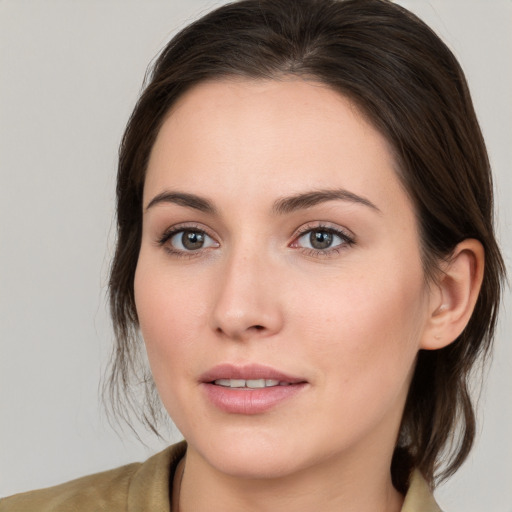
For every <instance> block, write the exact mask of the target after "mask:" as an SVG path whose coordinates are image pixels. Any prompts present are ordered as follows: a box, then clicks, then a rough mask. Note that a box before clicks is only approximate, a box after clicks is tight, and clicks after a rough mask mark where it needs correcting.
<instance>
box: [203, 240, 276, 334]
mask: <svg viewBox="0 0 512 512" xmlns="http://www.w3.org/2000/svg"><path fill="white" fill-rule="evenodd" d="M276 292H277V290H276V289H275V271H274V269H273V265H272V258H271V257H270V255H269V251H267V250H265V249H263V248H262V247H261V244H260V245H259V247H258V248H256V247H254V244H247V245H244V243H240V244H235V245H234V246H233V247H232V248H231V250H230V251H229V255H228V256H227V257H226V259H225V261H224V262H223V269H222V272H220V273H219V278H218V290H217V296H216V302H215V304H214V306H213V313H212V322H213V328H214V329H215V331H217V332H219V333H223V334H224V335H225V336H228V337H230V338H233V339H243V338H247V337H250V336H253V335H256V333H258V335H259V336H262V335H269V334H271V333H275V332H277V331H278V330H279V329H280V327H281V325H282V312H281V310H280V307H279V300H278V294H277V293H276Z"/></svg>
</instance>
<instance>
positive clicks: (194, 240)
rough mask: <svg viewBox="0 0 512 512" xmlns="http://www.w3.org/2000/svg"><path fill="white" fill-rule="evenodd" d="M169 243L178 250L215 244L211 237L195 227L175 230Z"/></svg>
mask: <svg viewBox="0 0 512 512" xmlns="http://www.w3.org/2000/svg"><path fill="white" fill-rule="evenodd" d="M169 244H170V245H171V246H172V247H173V248H174V249H177V250H178V251H197V250H199V249H205V248H207V247H214V246H216V245H217V243H216V242H215V240H213V238H211V237H210V236H208V235H207V234H206V233H205V232H204V231H200V230H197V229H182V230H181V231H177V232H175V233H174V234H173V235H172V236H171V237H170V238H169Z"/></svg>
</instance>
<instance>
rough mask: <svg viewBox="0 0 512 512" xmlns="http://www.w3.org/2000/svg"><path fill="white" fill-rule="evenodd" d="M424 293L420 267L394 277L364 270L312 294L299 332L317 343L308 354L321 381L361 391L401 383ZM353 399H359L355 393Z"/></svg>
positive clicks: (416, 337)
mask: <svg viewBox="0 0 512 512" xmlns="http://www.w3.org/2000/svg"><path fill="white" fill-rule="evenodd" d="M383 268H385V267H381V270H382V269H383ZM424 292H425V290H424V285H423V277H422V271H421V268H419V269H417V270H414V271H409V272H408V273H403V272H400V270H399V271H398V272H397V274H395V275H391V274H389V273H387V274H385V273H383V272H378V271H376V272H372V271H371V270H369V269H367V271H366V272H365V273H364V274H361V275H360V276H359V277H355V276H353V275H352V276H350V277H347V276H345V277H344V278H343V279H341V278H340V280H339V281H338V282H336V281H333V282H332V283H330V284H329V286H328V287H327V288H324V290H323V292H322V293H315V296H316V299H315V296H313V297H312V296H311V294H310V298H311V299H310V301H309V307H308V311H307V314H304V315H303V317H302V321H301V324H302V326H301V329H302V330H303V332H304V336H305V338H306V339H310V340H315V342H314V344H313V345H312V346H311V347H310V349H311V354H310V356H311V357H312V358H313V359H316V360H317V361H318V363H317V366H318V367H320V368H322V367H323V369H324V372H325V378H326V379H327V378H330V379H337V381H338V384H342V385H348V384H351V383H354V385H355V386H356V387H358V388H359V389H360V393H365V392H367V391H369V390H370V388H372V387H374V386H375V385H376V384H378V385H388V386H394V387H395V388H399V387H401V386H402V385H404V384H405V381H406V380H407V379H408V376H409V374H410V371H411V368H412V366H413V364H414V360H415V357H416V354H417V351H418V349H419V344H420V339H421V333H422V330H423V326H424V319H425V305H426V295H425V293H424ZM365 386H367V389H365ZM375 396H378V394H377V395H375ZM353 397H354V399H355V400H357V399H360V398H361V396H359V393H358V392H357V390H354V394H353Z"/></svg>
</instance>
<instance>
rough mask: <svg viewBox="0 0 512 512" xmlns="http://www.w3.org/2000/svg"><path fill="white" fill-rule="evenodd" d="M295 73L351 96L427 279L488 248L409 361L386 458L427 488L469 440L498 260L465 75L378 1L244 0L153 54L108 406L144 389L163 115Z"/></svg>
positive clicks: (128, 183)
mask: <svg viewBox="0 0 512 512" xmlns="http://www.w3.org/2000/svg"><path fill="white" fill-rule="evenodd" d="M290 74H292V75H299V76H306V77H309V78H313V79H315V80H318V81H319V82H323V83H324V84H327V85H329V86H330V87H332V88H333V89H334V90H336V91H339V93H340V94H342V95H345V96H347V97H348V98H350V99H351V100H352V101H353V102H354V103H355V104H356V105H357V106H358V107H359V108H360V109H361V111H362V112H363V113H365V114H366V116H367V117H368V119H369V120H370V121H371V122H372V123H373V124H374V126H375V127H376V128H377V129H379V130H380V131H381V133H382V134H383V135H384V136H385V137H386V138H387V140H388V142H389V143H390V145H391V147H392V148H393V151H394V154H395V158H396V161H397V169H398V170H397V172H398V173H399V177H400V179H401V180H402V182H403V184H404V187H405V188H406V190H407V191H408V194H409V195H410V197H411V199H412V201H413V203H414V205H415V209H416V214H417V219H418V224H419V228H420V233H421V240H422V254H423V262H424V268H425V275H426V279H432V278H433V276H435V274H436V267H437V262H438V261H439V260H440V259H443V258H446V257H447V256H448V255H449V254H450V252H451V251H452V250H453V248H454V247H455V246H456V245H457V244H458V243H459V242H461V241H462V240H464V239H466V238H475V239H477V240H479V241H480V242H481V243H482V244H483V246H484V248H485V255H486V256H485V257H486V266H485V274H484V279H483V285H482V289H481V293H480V296H479V298H478V301H477V304H476V308H475V311H474V314H473V316H472V317H471V320H470V321H469V324H468V325H467V327H466V329H465V330H464V332H463V333H462V334H461V335H460V336H459V338H458V339H457V340H456V341H455V342H454V343H452V344H451V345H449V346H447V347H446V348H444V349H441V350H437V351H429V352H427V351H421V352H420V354H419V356H418V361H417V367H416V371H415V374H414V377H413V380H412V384H411V388H410V392H409V396H408V399H407V404H406V406H405V411H404V416H403V422H402V426H401V431H400V437H399V440H398V445H397V450H396V453H395V457H394V460H393V464H392V472H393V479H394V482H395V485H396V486H397V488H399V489H403V488H405V487H406V485H407V482H406V479H407V475H408V474H409V469H410V467H412V466H414V467H417V468H419V469H420V470H421V471H422V472H423V474H424V475H425V477H426V478H427V479H428V481H429V482H430V483H431V484H433V483H434V477H435V475H437V476H438V477H439V478H444V477H446V476H447V475H450V474H451V473H453V472H454V471H455V470H456V469H457V468H458V467H459V466H460V465H461V463H462V462H463V461H464V459H465V458H466V456H467V454H468V452H469V450H470V448H471V445H472V442H473V438H474V434H475V417H474V411H473V406H472V403H471V400H470V394H469V390H468V386H469V384H468V383H469V379H470V375H471V370H472V369H473V368H475V365H476V364H477V361H478V360H479V358H481V357H483V356H485V355H486V354H487V353H488V352H489V350H490V347H491V341H492V337H493V333H494V327H495V323H496V315H497V309H498V305H499V301H500V290H501V280H502V278H503V275H504V266H503V261H502V258H501V255H500V252H499V249H498V246H497V243H496V240H495V236H494V232H493V199H492V182H491V173H490V167H489V162H488V158H487V154H486V149H485V145H484V141H483V139H482V135H481V132H480V129H479V126H478V122H477V119H476V116H475V112H474V109H473V106H472V102H471V98H470V95H469V91H468V87H467V84H466V80H465V78H464V74H463V72H462V70H461V68H460V66H459V64H458V62H457V60H456V59H455V57H454V56H453V54H452V53H451V52H450V50H449V49H448V48H447V47H446V45H445V44H443V43H442V42H441V40H440V39H439V38H438V37H437V36H436V35H435V34H434V32H433V31H432V30H431V29H429V28H428V27H427V26H426V25H425V24H424V23H423V22H422V21H420V20H419V19H418V18H416V17H415V16H414V15H412V14H411V13H410V12H408V11H406V10H405V9H403V8H401V7H399V6H397V5H395V4H393V3H392V2H389V1H386V0H346V1H343V0H243V1H240V2H237V3H233V4H229V5H225V6H223V7H220V8H219V9H217V10H215V11H213V12H211V13H209V14H207V15H206V16H204V17H203V18H201V19H200V20H198V21H196V22H195V23H193V24H191V25H190V26H188V27H187V28H185V29H184V30H183V31H181V32H180V33H179V34H178V35H177V36H176V37H174V38H173V40H172V41H171V42H170V43H169V44H168V45H167V47H166V48H165V49H164V50H163V52H162V53H161V55H160V56H159V57H158V59H157V60H156V62H155V64H154V66H153V69H152V71H151V73H150V75H149V81H148V83H147V86H146V88H145V90H144V92H143V94H142V96H141V98H140V100H139V101H138V103H137V105H136V107H135V110H134V111H133V114H132V116H131V118H130V121H129V123H128V126H127V128H126V132H125V134H124V138H123V141H122V144H121V148H120V154H119V170H118V183H117V229H118V231H117V232H118V239H117V248H116V253H115V257H114V261H113V264H112V269H111V277H110V304H111V311H112V318H113V323H114V330H115V335H116V340H117V345H116V349H115V358H114V363H113V367H112V377H111V381H110V384H111V388H110V389H111V390H112V394H113V397H114V400H116V404H119V403H121V402H119V400H121V396H122V394H123V393H127V394H128V396H130V392H131V391H132V390H133V383H134V382H135V387H137V386H136V385H137V384H139V385H142V387H143V388H144V387H145V388H146V389H147V390H148V394H149V396H153V395H152V392H151V390H152V382H151V380H150V379H149V377H148V376H147V375H145V374H144V373H143V372H142V373H141V372H140V371H139V372H138V376H137V371H138V369H139V367H138V362H137V361H138V356H137V355H136V354H137V350H138V347H139V345H140V341H139V339H138V323H137V312H136V308H135V301H134V292H133V282H134V274H135V268H136V265H137V257H138V251H139V247H140V240H141V229H142V227H141V226H142V192H143V187H144V175H145V170H146V165H147V161H148V157H149V153H150V151H151V148H152V145H153V143H154V141H155V138H156V135H157V133H158V130H159V127H160V126H161V124H162V122H163V120H164V118H165V116H166V114H167V113H168V112H169V110H170V109H171V108H172V106H173V104H174V103H175V102H176V100H177V99H178V98H179V97H180V95H181V94H183V93H184V92H185V91H186V90H188V89H189V88H190V87H192V86H193V85H194V84H196V83H198V82H201V81H205V80H215V79H220V78H223V77H229V76H238V77H240V76H242V77H246V78H252V79H260V78H271V79H276V80H279V79H280V77H282V76H283V75H290ZM133 375H135V378H133ZM128 403H129V404H130V405H132V404H135V402H130V401H129V402H128ZM148 403H149V409H148V410H146V411H143V412H142V416H143V420H144V421H146V423H147V424H149V425H151V427H152V428H155V427H154V425H155V420H156V419H157V408H156V407H155V405H154V402H152V401H149V402H148ZM135 407H136V406H135ZM442 454H443V458H442V459H441V455H442ZM441 461H443V462H444V464H441Z"/></svg>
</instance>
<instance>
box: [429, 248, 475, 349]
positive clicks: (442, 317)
mask: <svg viewBox="0 0 512 512" xmlns="http://www.w3.org/2000/svg"><path fill="white" fill-rule="evenodd" d="M484 263H485V255H484V248H483V246H482V244H481V243H480V242H479V241H478V240H475V239H467V240H464V241H463V242H461V243H460V244H458V245H457V246H456V247H455V249H454V251H453V253H452V255H451V256H450V259H449V260H447V261H446V262H443V263H442V264H441V271H440V275H439V279H438V281H437V283H436V284H434V285H432V290H431V294H430V306H431V309H430V311H429V318H428V325H427V328H426V329H425V331H424V333H423V339H422V342H421V348H422V349H425V350H437V349H440V348H443V347H446V346H447V345H449V344H450V343H452V342H453V341H455V340H456V339H457V337H458V336H459V335H460V334H461V333H462V331H463V330H464V328H465V327H466V325H467V323H468V322H469V319H470V318H471V315H472V313H473V310H474V308H475V304H476V301H477V299H478V294H479V293H480V287H481V285H482V279H483V275H484Z"/></svg>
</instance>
